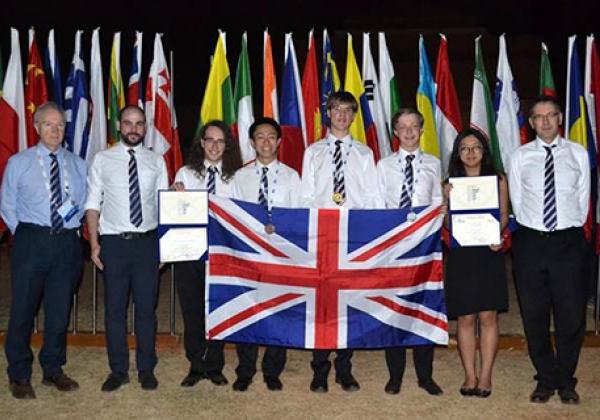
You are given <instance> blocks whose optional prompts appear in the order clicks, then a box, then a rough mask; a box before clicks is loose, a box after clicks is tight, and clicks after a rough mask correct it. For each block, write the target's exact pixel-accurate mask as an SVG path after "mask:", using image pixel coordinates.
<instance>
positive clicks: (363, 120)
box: [344, 34, 381, 162]
mask: <svg viewBox="0 0 600 420" xmlns="http://www.w3.org/2000/svg"><path fill="white" fill-rule="evenodd" d="M344 90H345V91H347V92H350V93H351V94H352V95H354V98H355V99H356V102H358V110H357V111H356V114H355V115H354V121H353V122H352V125H351V126H350V134H351V135H352V138H354V140H357V141H360V142H361V143H365V144H366V145H367V146H369V147H370V148H371V150H372V151H373V157H374V158H375V162H377V161H378V160H379V158H380V157H381V154H380V152H379V142H378V140H377V129H376V128H375V123H374V122H373V118H372V117H371V111H370V110H369V102H368V100H367V95H366V94H365V88H364V85H363V82H362V78H361V77H360V71H359V70H358V63H357V62H356V56H355V55H354V48H353V47H352V35H350V34H348V56H347V57H346V75H345V78H344Z"/></svg>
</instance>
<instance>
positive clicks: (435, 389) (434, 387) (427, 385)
mask: <svg viewBox="0 0 600 420" xmlns="http://www.w3.org/2000/svg"><path fill="white" fill-rule="evenodd" d="M419 388H423V389H424V390H425V391H427V393H428V394H429V395H442V394H443V393H444V391H442V388H440V386H439V385H438V384H436V383H435V381H434V380H433V379H430V380H428V381H425V382H419Z"/></svg>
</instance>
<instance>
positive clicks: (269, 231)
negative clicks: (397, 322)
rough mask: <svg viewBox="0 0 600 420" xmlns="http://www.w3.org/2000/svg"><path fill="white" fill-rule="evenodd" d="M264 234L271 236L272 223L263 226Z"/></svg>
mask: <svg viewBox="0 0 600 420" xmlns="http://www.w3.org/2000/svg"><path fill="white" fill-rule="evenodd" d="M265 232H266V233H268V234H269V235H271V234H272V233H275V225H274V224H273V223H267V224H266V225H265Z"/></svg>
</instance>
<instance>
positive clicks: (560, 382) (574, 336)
mask: <svg viewBox="0 0 600 420" xmlns="http://www.w3.org/2000/svg"><path fill="white" fill-rule="evenodd" d="M562 118H563V114H562V112H561V110H560V106H559V104H558V103H557V102H556V100H555V99H554V98H551V97H547V96H542V97H540V98H538V99H536V101H535V102H534V104H533V106H532V107H531V110H530V112H529V124H530V125H531V127H532V128H533V129H534V130H535V132H536V134H537V137H536V139H535V140H533V141H531V142H530V143H527V144H525V145H523V146H521V147H519V148H518V149H517V150H516V151H515V152H514V153H513V155H512V156H511V159H510V165H509V172H508V179H509V185H510V198H511V203H512V208H513V211H514V213H515V216H516V218H517V221H518V222H519V224H520V225H521V228H520V229H519V230H518V231H517V232H516V234H515V235H514V240H513V261H514V269H515V278H516V284H517V291H518V294H519V303H520V306H521V316H522V318H523V326H524V327H525V336H526V337H527V346H528V348H529V357H530V358H531V360H532V362H533V365H534V366H535V369H536V372H537V374H536V376H535V379H536V380H537V386H536V388H535V390H534V391H533V393H532V394H531V397H530V400H531V402H534V403H545V402H547V401H548V400H549V399H550V397H551V396H552V395H553V394H554V392H555V390H558V394H559V396H560V399H561V401H562V402H563V403H565V404H577V403H579V395H578V394H577V392H576V391H575V385H576V384H577V379H576V378H575V377H574V374H575V370H576V368H577V362H578V359H579V353H580V350H581V345H582V343H583V336H584V333H585V308H586V305H585V292H586V287H585V283H586V282H585V277H584V275H583V265H584V259H583V256H584V254H585V249H586V246H587V244H586V241H585V238H584V235H583V229H582V226H583V225H584V223H585V221H586V218H587V214H588V207H589V199H590V167H589V160H588V154H587V151H586V150H585V149H584V148H583V147H582V146H581V145H579V144H577V143H574V142H572V141H569V140H567V139H565V138H563V137H561V136H560V134H559V127H560V125H561V124H562ZM551 314H552V317H553V318H554V327H555V334H554V338H555V346H556V351H555V350H554V349H553V346H552V342H551V340H550V317H551Z"/></svg>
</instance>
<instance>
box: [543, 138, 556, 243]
mask: <svg viewBox="0 0 600 420" xmlns="http://www.w3.org/2000/svg"><path fill="white" fill-rule="evenodd" d="M553 147H555V146H551V147H546V146H544V148H545V149H546V162H545V165H544V226H546V229H548V230H550V231H552V230H554V229H556V225H557V219H556V191H555V188H554V156H553V155H552V148H553Z"/></svg>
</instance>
